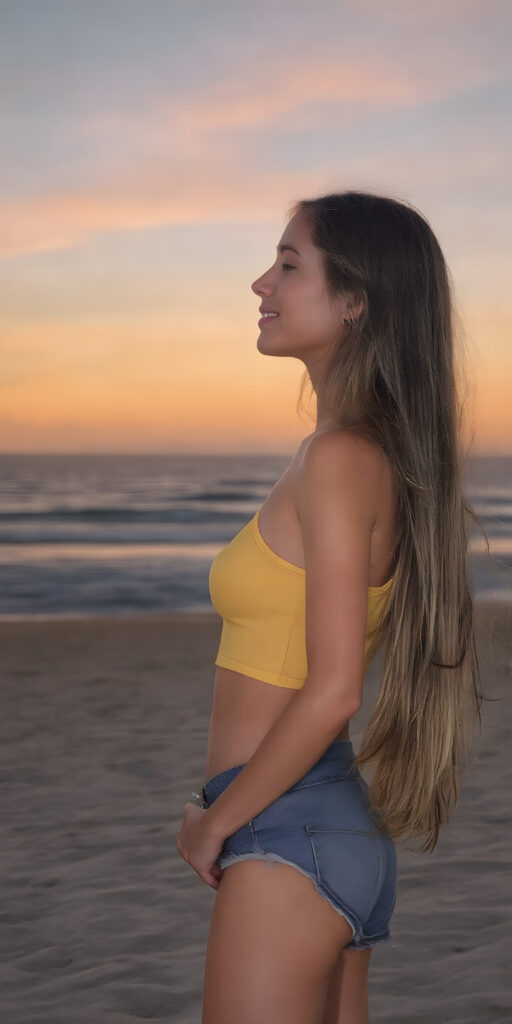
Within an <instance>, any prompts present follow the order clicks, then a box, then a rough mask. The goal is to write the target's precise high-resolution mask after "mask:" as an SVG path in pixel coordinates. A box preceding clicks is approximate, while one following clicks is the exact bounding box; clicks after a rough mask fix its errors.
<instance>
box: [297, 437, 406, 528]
mask: <svg viewBox="0 0 512 1024" xmlns="http://www.w3.org/2000/svg"><path fill="white" fill-rule="evenodd" d="M303 444H304V448H303V451H302V453H301V458H300V466H299V467H298V481H297V482H298V485H299V488H300V490H301V491H302V493H303V494H304V493H308V492H311V491H312V490H317V489H319V488H322V487H323V484H324V482H325V481H331V482H333V483H335V482H338V483H339V484H340V485H341V486H343V487H350V488H354V489H356V490H357V491H358V492H359V493H360V494H361V496H362V500H363V501H365V502H369V503H370V505H371V506H372V507H374V508H375V510H377V509H378V507H379V504H380V502H381V499H382V490H383V488H385V489H387V488H388V486H389V483H390V470H391V464H390V461H389V458H388V456H387V455H386V453H385V452H384V450H383V449H382V447H381V446H380V445H379V444H378V443H377V442H376V441H374V440H372V439H371V438H368V437H367V436H366V435H364V434H362V433H359V432H357V431H355V430H348V429H346V428H342V427H335V428H332V429H329V430H325V431H322V432H321V433H318V434H315V433H313V434H311V435H310V436H309V437H307V438H305V440H304V442H303Z"/></svg>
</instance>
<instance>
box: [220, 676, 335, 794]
mask: <svg viewBox="0 0 512 1024" xmlns="http://www.w3.org/2000/svg"><path fill="white" fill-rule="evenodd" d="M298 692H299V691H298V690H291V689H289V688H286V687H278V686H274V685H270V684H269V683H265V682H263V681H262V680H260V679H256V678H253V677H251V676H246V675H243V674H242V673H240V672H235V671H234V670H232V669H227V668H221V667H218V666H217V668H216V672H215V682H214V695H213V703H212V711H211V717H210V727H209V735H208V752H207V764H206V778H211V777H212V776H213V775H217V774H218V773H219V772H221V771H225V770H226V769H227V768H231V767H233V766H235V765H238V764H245V763H246V762H247V761H249V759H250V758H251V757H252V755H253V754H254V753H255V751H256V750H257V749H258V747H259V746H260V744H261V743H262V741H263V740H264V738H265V736H266V734H267V733H268V732H269V730H270V729H271V728H272V726H273V725H274V723H275V722H276V721H277V719H278V718H279V716H280V715H281V714H282V713H283V711H284V710H285V709H286V707H287V706H288V704H290V702H291V701H292V700H294V698H295V696H296V695H297V693H298ZM336 739H337V740H343V741H348V740H349V728H348V722H347V723H346V724H345V725H344V727H343V729H342V730H341V731H340V733H339V734H338V736H337V737H336Z"/></svg>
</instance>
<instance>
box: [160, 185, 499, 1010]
mask: <svg viewBox="0 0 512 1024" xmlns="http://www.w3.org/2000/svg"><path fill="white" fill-rule="evenodd" d="M252 289H253V291H254V292H255V294H256V295H257V296H258V297H259V298H260V300H261V304H260V307H259V309H260V313H261V319H260V321H259V327H260V332H261V333H260V336H259V338H258V350H259V351H260V352H261V353H263V354H265V355H269V356H294V357H295V358H297V359H300V360H302V362H303V363H304V364H305V367H306V371H305V376H304V378H303V384H304V383H305V381H306V380H308V379H309V380H310V381H311V384H312V387H313V389H314V391H315V393H316V402H317V422H316V427H315V429H314V431H313V432H312V433H311V434H310V435H309V436H308V437H306V438H305V440H304V441H303V442H302V443H301V444H300V446H299V448H298V451H297V453H296V455H295V456H294V457H293V458H292V460H291V462H290V464H289V465H288V467H287V468H286V470H285V472H284V473H283V475H282V476H281V478H280V479H279V480H278V481H277V483H276V484H275V485H274V487H273V488H272V489H271V491H270V492H269V494H268V496H267V498H266V499H265V501H264V502H263V504H262V506H261V508H260V509H258V511H257V512H256V514H255V515H254V516H253V517H252V519H251V520H250V521H249V522H248V523H247V524H246V525H245V526H244V527H243V529H242V530H241V531H240V532H239V533H238V534H237V535H236V536H235V537H234V538H233V540H232V541H231V542H230V543H229V544H228V545H227V546H226V547H225V548H223V550H222V551H221V552H220V553H219V554H218V555H217V557H216V559H215V560H214V562H213V563H212V567H211V571H210V593H211V597H212V602H213V604H214V607H215V608H216V610H217V611H218V612H219V614H220V615H221V616H222V618H223V627H222V635H221V640H220V646H219V651H218V654H217V658H216V666H217V668H216V673H215V684H214V697H213V706H212V716H211V723H210V732H209V740H208V751H207V766H206V776H207V781H206V782H205V784H204V786H203V790H202V797H203V802H202V804H201V806H198V805H197V804H193V803H191V802H189V803H187V804H186V805H185V815H184V820H183V823H182V825H181V829H180V831H179V833H178V835H177V840H176V842H177V848H178V851H179V853H180V854H181V855H182V856H183V857H184V858H185V859H186V860H187V861H188V863H190V864H191V866H192V867H193V868H194V869H195V870H196V871H197V873H198V874H199V875H200V877H201V878H202V879H203V880H204V881H205V882H206V883H207V884H208V885H210V886H212V887H213V888H214V889H216V890H217V893H216V898H215V903H214V908H213V914H212V920H211V926H210V933H209V939H208V946H207V951H206V968H205V978H204V994H203V1024H253V1022H254V1024H256V1022H258V1024H260V1022H262V1021H265V1022H268V1024H366V1022H367V1021H368V997H367V973H368V965H369V958H370V955H371V950H372V948H373V946H374V945H375V944H376V943H378V942H385V941H388V940H389V938H390V929H389V922H390V919H391V915H392V913H393V909H394V906H395V902H396V896H397V877H396V847H395V840H398V839H403V840H405V839H407V838H410V837H414V836H422V837H423V846H422V849H423V850H424V851H425V852H427V851H431V850H433V849H434V848H435V846H436V843H437V840H438V835H439V830H440V827H441V826H442V825H443V823H445V822H446V821H447V820H448V818H449V816H450V815H451V813H452V812H453V810H454V808H455V806H456V805H457V802H458V798H459V792H460V782H461V773H462V770H463V767H464V766H465V764H464V762H465V761H466V760H467V755H468V752H469V750H470V746H471V726H472V723H473V720H474V719H475V717H478V718H479V717H480V701H481V699H482V696H481V693H480V691H479V689H478V687H477V679H479V671H478V661H477V655H476V650H475V643H474V634H473V627H472V598H471V592H470V589H469V587H468V581H467V575H466V553H467V543H468V531H467V523H466V514H467V513H468V512H470V511H471V510H470V509H469V506H468V505H467V504H466V502H465V500H464V497H463V493H462V483H461V466H462V443H461V422H460V419H461V417H460V413H461V402H460V399H459V394H458V388H457V383H456V380H455V375H454V348H453V330H452V308H451V300H450V289H449V282H448V275H447V269H446V265H445V261H444V259H443V255H442V252H441V250H440V248H439V245H438V242H437V240H436V238H435V236H434V234H433V232H432V230H431V228H430V227H429V225H428V224H427V222H426V221H425V220H424V218H423V217H422V216H421V215H420V214H419V213H418V212H417V211H416V210H414V209H413V208H412V207H411V206H409V205H407V204H405V203H403V202H398V201H396V200H394V199H391V198H386V197H381V196H376V195H372V194H368V193H364V192H363V193H361V192H345V193H342V194H336V195H327V196H322V197H320V198H317V199H312V200H304V201H301V202H299V203H298V204H297V205H296V206H295V207H294V209H293V211H292V216H291V218H290V219H289V220H288V223H287V226H286V229H285V231H284V233H283V235H282V237H281V239H280V242H279V244H278V246H277V255H276V259H275V261H274V263H273V264H272V266H271V267H270V268H269V269H268V270H267V271H266V272H265V273H264V274H263V275H262V276H261V277H260V278H258V280H257V281H255V282H254V284H253V285H252ZM301 394H302V389H301ZM381 640H382V641H384V652H383V653H384V660H383V676H382V683H381V687H380V692H379V696H378V699H377V701H376V704H375V707H374V709H373V712H372V714H371V717H370V719H369V722H368V725H367V727H366V730H365V733H364V735H363V738H362V743H361V747H360V750H359V752H358V754H357V756H355V755H354V751H353V748H352V744H351V741H350V739H349V723H350V719H351V717H352V715H353V714H354V713H355V712H356V711H357V709H358V708H359V706H360V704H361V696H362V688H363V678H364V674H365V670H366V668H367V666H368V664H369V661H370V659H371V657H372V656H373V654H374V652H375V649H376V647H377V644H378V643H379V642H380V641H381ZM475 712H476V716H475ZM364 764H372V765H373V769H374V771H373V775H372V780H371V784H370V786H368V783H367V782H366V781H365V780H364V779H363V777H362V775H361V773H360V771H359V768H360V767H361V766H362V765H364Z"/></svg>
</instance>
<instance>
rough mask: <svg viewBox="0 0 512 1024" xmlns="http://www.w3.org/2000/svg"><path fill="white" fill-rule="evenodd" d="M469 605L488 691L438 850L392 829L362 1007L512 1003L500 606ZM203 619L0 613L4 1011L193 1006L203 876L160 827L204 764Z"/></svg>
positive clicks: (101, 1018) (375, 672)
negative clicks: (383, 907) (388, 930)
mask: <svg viewBox="0 0 512 1024" xmlns="http://www.w3.org/2000/svg"><path fill="white" fill-rule="evenodd" d="M476 618H477V623H478V640H479V652H480V659H481V669H482V679H483V684H484V687H485V691H486V693H487V695H488V696H489V697H492V698H493V700H492V701H491V702H488V703H485V704H484V706H483V711H482V717H483V725H482V732H481V735H480V737H479V739H478V741H477V744H476V748H475V757H474V761H473V763H472V765H471V767H470V769H469V771H468V772H467V774H466V779H465V784H464V789H463V794H462V798H461V801H460V804H459V807H458V808H457V811H456V813H455V815H454V817H453V819H452V821H451V822H450V824H449V825H448V826H447V827H446V828H445V829H444V832H443V833H442V835H441V839H440V841H439V844H438V847H437V849H436V851H435V852H434V853H433V854H430V855H425V854H418V853H413V852H410V851H408V850H402V849H400V847H398V855H399V894H398V902H397V907H396V910H395V914H394V917H393V919H392V933H393V941H392V943H390V944H383V945H381V946H377V947H376V948H375V949H374V951H373V954H372V962H371V968H370V1019H371V1021H372V1024H401V1022H403V1024H432V1022H433V1021H435V1022H436V1024H440V1022H444V1021H446V1022H450V1024H459V1022H460V1024H491V1022H493V1024H494V1022H495V1024H498V1022H500V1024H505V1022H510V1021H511V1020H512V986H511V983H510V979H511V967H512V953H511V948H512V943H511V918H512V914H511V910H510V907H511V895H512V893H511V890H512V872H511V869H510V867H511V857H510V835H511V819H512V810H511V799H510V793H511V790H512V768H511V762H510V745H511V739H512V720H511V719H512V716H511V676H510V660H511V659H510V653H511V649H512V641H511V639H510V638H511V636H512V629H511V626H512V607H511V606H506V605H504V604H502V605H499V606H498V605H496V606H493V605H489V604H480V605H478V607H477V609H476ZM219 633H220V620H219V619H218V618H217V616H215V615H208V614H203V615H199V614H164V613H160V614H155V615H150V616H146V617H143V616H139V617H133V618H117V619H116V618H89V619H88V618H84V619H68V620H63V619H61V620H59V619H55V620H45V621H43V620H39V621H30V620H24V621H21V620H20V621H12V622H6V621H3V622H2V623H0V635H1V649H2V665H3V667H2V688H1V700H2V715H1V726H2V733H3V736H2V771H1V792H2V826H3V827H2V843H1V850H2V854H1V870H2V907H1V911H0V918H1V934H2V959H1V967H0V970H1V984H0V1019H1V1021H2V1024H29V1022H30V1024H32V1022H34V1024H35V1022H37V1024H131V1022H133V1021H135V1020H154V1021H161V1022H168V1021H180V1022H181V1024H200V1020H201V987H202V978H203V964H204V953H205V947H206V939H207V934H208V925H209V917H210V913H211V909H212V905H213V901H214V900H215V892H214V890H213V889H211V888H209V887H208V886H207V885H205V884H204V883H203V882H202V881H201V879H200V878H199V876H198V875H197V874H196V873H195V872H194V871H193V870H192V868H190V867H189V865H188V864H186V862H185V861H183V860H182V859H181V858H180V856H179V854H178V852H177V850H176V846H175V835H176V832H177V830H178V828H179V825H180V823H181V820H182V814H183V806H184V803H185V801H186V800H188V799H190V798H191V792H192V790H194V789H196V790H197V789H198V787H199V786H200V785H201V783H202V781H203V780H204V777H205V775H204V765H205V756H206V741H207V730H208V719H209V712H210V707H211V696H212V681H213V671H214V669H213V660H214V656H215V651H216V646H217V643H218V638H219ZM507 638H508V639H507ZM379 667H380V661H379V658H377V659H376V661H375V662H374V665H373V666H372V667H371V669H370V672H369V673H368V676H367V680H366V685H365V700H364V704H363V706H362V708H361V709H360V711H359V713H358V715H357V717H356V718H355V719H354V720H353V722H352V726H351V738H352V741H353V743H354V747H355V749H356V750H357V748H358V745H359V740H360V736H361V733H362V728H363V726H364V721H365V719H366V717H367V715H368V713H369V709H370V708H371V706H372V704H373V701H374V699H375V693H376V688H377V686H378V680H379Z"/></svg>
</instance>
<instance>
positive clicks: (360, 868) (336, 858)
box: [305, 823, 382, 924]
mask: <svg viewBox="0 0 512 1024" xmlns="http://www.w3.org/2000/svg"><path fill="white" fill-rule="evenodd" d="M305 828H306V832H307V834H308V836H309V841H310V843H311V847H312V851H313V857H314V861H315V867H316V873H317V881H318V882H319V883H320V884H321V885H323V886H324V887H325V888H326V889H328V890H329V892H330V893H331V895H332V896H334V897H336V898H337V899H339V900H340V902H341V903H343V904H344V905H345V906H346V907H348V908H349V909H351V910H352V911H353V912H354V914H356V915H357V917H358V918H359V920H360V922H361V924H364V923H365V921H367V920H368V918H369V916H370V914H371V912H372V909H373V907H374V906H375V902H376V900H377V897H378V895H379V891H380V885H381V877H382V854H381V846H380V842H379V837H378V835H377V834H375V833H373V832H359V831H356V830H351V829H341V828H331V827H330V826H328V825H316V824H313V823H308V824H306V826H305Z"/></svg>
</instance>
